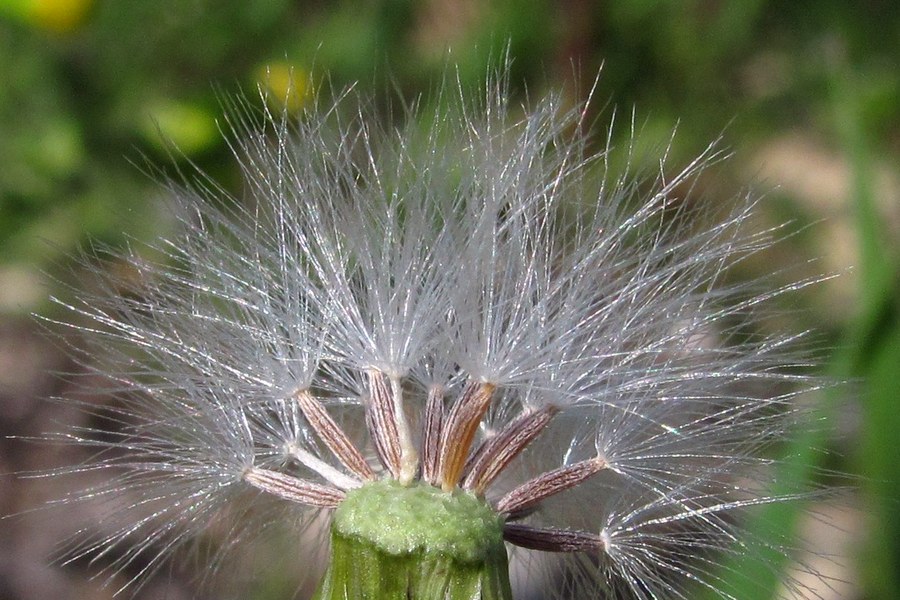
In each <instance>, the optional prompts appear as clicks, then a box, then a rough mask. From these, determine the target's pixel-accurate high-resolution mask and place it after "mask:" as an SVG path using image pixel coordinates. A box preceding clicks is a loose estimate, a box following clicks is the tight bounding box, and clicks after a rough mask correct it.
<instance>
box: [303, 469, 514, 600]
mask: <svg viewBox="0 0 900 600" xmlns="http://www.w3.org/2000/svg"><path fill="white" fill-rule="evenodd" d="M502 526H503V523H502V521H501V519H500V517H499V516H498V515H497V514H496V513H495V512H494V511H492V510H491V509H490V507H488V506H487V505H486V504H485V503H484V502H482V501H481V500H478V499H477V498H475V497H473V496H471V495H469V494H466V493H464V492H459V491H457V492H456V493H453V494H448V493H445V492H442V491H441V490H440V489H438V488H435V487H432V486H430V485H413V486H411V487H403V486H402V485H400V484H399V483H397V482H395V481H377V482H373V483H370V484H367V485H365V486H363V487H361V488H359V489H357V490H353V491H351V492H349V493H348V494H347V499H346V500H344V502H343V503H341V505H340V506H339V507H338V508H337V509H336V510H335V513H334V520H333V521H332V525H331V564H330V565H329V567H328V571H327V572H326V574H325V579H324V580H323V581H322V584H321V585H320V586H319V590H318V592H317V593H316V596H315V598H316V600H362V599H366V600H511V598H512V593H511V592H510V587H509V570H508V565H507V558H506V548H505V547H504V545H503V527H502Z"/></svg>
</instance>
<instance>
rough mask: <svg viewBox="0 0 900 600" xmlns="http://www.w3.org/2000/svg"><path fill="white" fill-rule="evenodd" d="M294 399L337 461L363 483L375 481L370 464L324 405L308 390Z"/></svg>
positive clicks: (295, 395) (296, 395)
mask: <svg viewBox="0 0 900 600" xmlns="http://www.w3.org/2000/svg"><path fill="white" fill-rule="evenodd" d="M294 398H295V399H296V400H297V403H298V404H299V405H300V410H301V411H303V416H305V417H306V420H307V421H308V422H309V424H310V426H311V427H312V428H313V429H315V431H316V434H318V436H319V438H320V439H321V440H322V441H323V442H324V443H325V445H326V446H328V449H329V450H331V451H332V452H333V453H334V455H335V456H336V457H337V459H338V460H339V461H341V464H343V465H344V466H345V467H347V468H348V469H349V470H350V471H351V472H353V473H355V474H356V475H357V477H359V478H360V479H362V480H363V481H371V480H373V479H375V473H374V471H372V467H370V466H369V463H367V462H366V459H365V458H363V455H362V454H361V453H360V451H359V450H357V449H356V446H354V445H353V442H351V441H350V438H349V437H347V434H346V433H344V430H343V429H341V427H340V425H338V424H337V423H336V422H335V420H334V419H332V418H331V415H329V414H328V411H326V410H325V407H324V406H323V405H322V403H321V402H319V400H317V399H316V398H315V397H313V395H312V394H310V393H309V392H308V391H307V390H301V391H299V392H297V393H296V394H294Z"/></svg>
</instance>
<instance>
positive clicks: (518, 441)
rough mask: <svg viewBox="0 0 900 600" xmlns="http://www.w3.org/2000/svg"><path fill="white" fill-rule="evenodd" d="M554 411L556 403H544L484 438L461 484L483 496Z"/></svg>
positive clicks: (541, 428) (543, 426)
mask: <svg viewBox="0 0 900 600" xmlns="http://www.w3.org/2000/svg"><path fill="white" fill-rule="evenodd" d="M557 412H558V409H557V408H556V407H555V406H546V407H544V408H541V409H540V410H537V411H534V412H530V413H527V414H524V415H522V416H521V417H519V418H518V419H516V420H515V421H513V422H512V423H510V424H509V425H507V426H506V427H504V428H503V429H502V430H501V431H500V432H499V433H498V434H497V435H495V436H493V437H491V438H490V439H488V440H486V441H485V442H484V443H483V444H482V445H481V448H479V449H478V451H476V453H475V459H474V460H473V461H472V462H471V464H470V465H467V466H468V467H469V468H468V471H467V473H466V476H465V478H464V479H463V484H462V487H463V488H465V489H467V490H472V491H473V492H475V493H476V494H477V495H482V494H483V493H484V490H486V489H487V487H488V486H489V485H490V484H491V483H492V482H493V481H494V479H496V478H497V476H498V475H499V474H500V473H501V472H502V471H503V469H505V468H506V467H507V465H509V463H510V462H511V461H512V460H513V459H514V458H515V457H517V456H518V455H519V454H520V453H521V452H522V451H523V450H524V449H525V448H526V447H527V446H528V444H530V443H531V442H532V440H534V439H535V438H536V437H537V436H538V435H540V434H541V432H542V431H544V428H545V427H547V425H548V424H549V423H550V421H551V419H553V416H554V415H555V414H556V413H557Z"/></svg>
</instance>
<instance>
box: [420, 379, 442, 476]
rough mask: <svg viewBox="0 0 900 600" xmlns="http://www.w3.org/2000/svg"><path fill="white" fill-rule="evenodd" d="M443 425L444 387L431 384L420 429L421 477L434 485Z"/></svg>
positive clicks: (438, 463)
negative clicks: (421, 428)
mask: <svg viewBox="0 0 900 600" xmlns="http://www.w3.org/2000/svg"><path fill="white" fill-rule="evenodd" d="M443 426H444V388H443V386H439V385H433V386H431V387H430V388H429V389H428V400H427V401H426V402H425V416H424V426H423V431H422V479H424V480H425V481H427V482H428V483H430V484H432V485H435V484H436V483H437V482H438V477H439V475H440V471H439V466H440V458H441V456H440V453H439V449H440V446H439V444H440V440H441V430H442V428H443Z"/></svg>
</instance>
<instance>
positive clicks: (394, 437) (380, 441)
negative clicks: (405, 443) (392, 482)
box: [366, 370, 402, 479]
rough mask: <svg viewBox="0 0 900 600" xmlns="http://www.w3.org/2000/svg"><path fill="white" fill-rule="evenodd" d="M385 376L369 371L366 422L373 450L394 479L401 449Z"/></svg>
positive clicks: (398, 467)
mask: <svg viewBox="0 0 900 600" xmlns="http://www.w3.org/2000/svg"><path fill="white" fill-rule="evenodd" d="M394 408H395V407H394V402H393V401H392V400H391V391H390V388H389V387H388V381H387V378H386V377H385V376H384V374H383V373H381V372H379V371H374V370H372V371H369V402H368V404H367V405H366V424H367V425H368V427H369V435H371V436H372V441H373V442H375V452H376V453H377V454H378V459H379V460H380V461H381V464H382V465H384V468H385V469H387V470H388V471H390V472H391V476H392V477H393V478H394V479H399V478H400V469H401V463H400V461H401V456H402V449H401V447H400V436H399V434H398V432H397V418H396V415H395V414H394Z"/></svg>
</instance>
